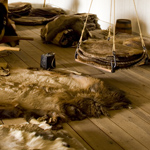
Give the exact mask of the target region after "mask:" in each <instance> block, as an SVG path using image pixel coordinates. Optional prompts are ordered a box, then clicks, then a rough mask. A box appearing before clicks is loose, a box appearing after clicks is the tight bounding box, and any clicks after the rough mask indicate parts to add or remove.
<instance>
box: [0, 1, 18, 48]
mask: <svg viewBox="0 0 150 150" xmlns="http://www.w3.org/2000/svg"><path fill="white" fill-rule="evenodd" d="M4 35H6V36H16V35H17V33H16V31H15V29H14V27H13V26H12V24H11V21H10V20H9V18H8V12H7V9H6V8H5V5H4V4H3V3H0V40H1V39H2V38H3V36H4ZM18 43H19V41H15V42H9V43H7V44H9V45H10V46H16V45H17V44H18Z"/></svg>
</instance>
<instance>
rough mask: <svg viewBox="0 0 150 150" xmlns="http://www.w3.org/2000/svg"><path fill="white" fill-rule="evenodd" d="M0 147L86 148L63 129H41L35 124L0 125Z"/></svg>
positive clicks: (21, 148)
mask: <svg viewBox="0 0 150 150" xmlns="http://www.w3.org/2000/svg"><path fill="white" fill-rule="evenodd" d="M0 149H1V150H10V149H12V150H23V149H25V150H31V149H32V150H33V149H41V150H57V149H59V150H75V149H77V150H86V149H85V148H84V147H83V146H82V145H81V144H80V143H79V142H78V141H77V140H76V139H75V138H72V137H71V136H70V135H69V134H68V133H67V132H66V131H65V130H60V131H52V130H43V129H41V128H40V127H38V125H35V124H34V125H33V124H20V125H9V126H7V125H2V126H0Z"/></svg>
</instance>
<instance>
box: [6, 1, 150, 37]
mask: <svg viewBox="0 0 150 150" xmlns="http://www.w3.org/2000/svg"><path fill="white" fill-rule="evenodd" d="M8 1H9V2H14V1H19V0H8ZM20 1H24V2H31V3H33V4H34V5H35V3H38V4H41V6H42V4H43V3H44V0H43V1H41V0H20ZM90 2H91V0H46V4H51V5H54V6H58V7H61V8H63V9H67V10H72V11H73V12H88V9H89V6H90ZM110 2H111V0H93V4H92V8H91V11H90V12H91V13H95V14H97V16H98V18H99V23H100V25H101V28H102V29H107V28H108V26H109V21H110ZM115 2H116V5H115V12H116V13H115V14H116V15H115V17H116V19H119V18H125V19H131V21H132V28H133V31H134V32H138V31H139V30H138V25H137V20H136V13H135V10H134V4H133V0H115ZM135 3H136V7H137V11H138V15H139V20H140V25H141V29H142V33H143V35H145V36H150V25H149V24H150V19H149V14H150V0H135ZM111 22H112V23H113V13H112V19H111Z"/></svg>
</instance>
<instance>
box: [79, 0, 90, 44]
mask: <svg viewBox="0 0 150 150" xmlns="http://www.w3.org/2000/svg"><path fill="white" fill-rule="evenodd" d="M92 3H93V0H91V4H90V7H89V11H88V13H87V16H86V20H85V22H84V26H83V29H82V33H81V37H80V40H79V45H81V43H82V38H83V34H84V30H85V27H86V24H87V20H88V17H89V13H90V10H91V6H92Z"/></svg>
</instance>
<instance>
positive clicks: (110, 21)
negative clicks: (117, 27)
mask: <svg viewBox="0 0 150 150" xmlns="http://www.w3.org/2000/svg"><path fill="white" fill-rule="evenodd" d="M111 14H112V0H111V3H110V21H109V31H108V41H109V40H110V36H111V35H110V30H111Z"/></svg>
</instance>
